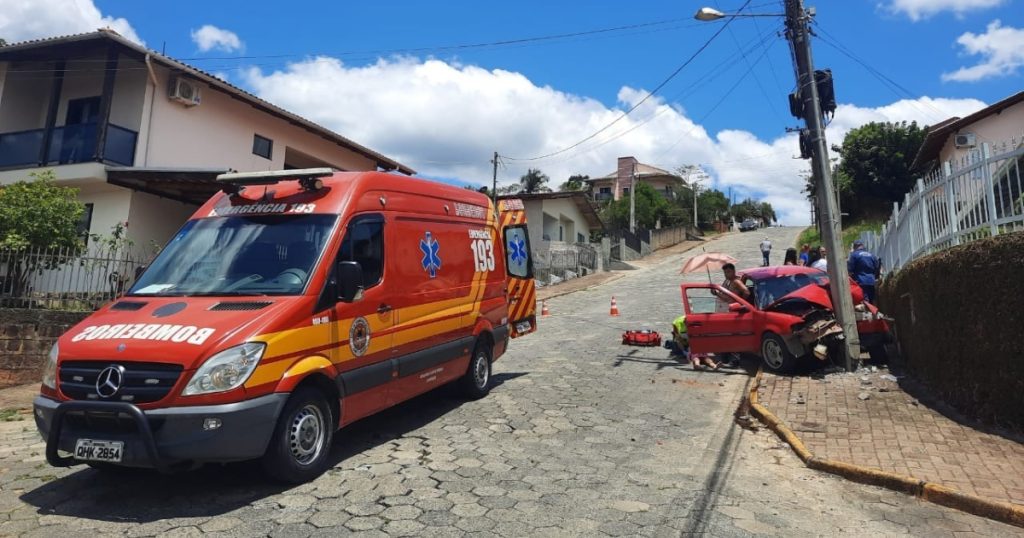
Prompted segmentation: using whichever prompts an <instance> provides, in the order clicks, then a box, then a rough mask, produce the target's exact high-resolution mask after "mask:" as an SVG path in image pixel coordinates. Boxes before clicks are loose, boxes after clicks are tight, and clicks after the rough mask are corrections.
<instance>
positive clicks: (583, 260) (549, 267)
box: [533, 243, 600, 284]
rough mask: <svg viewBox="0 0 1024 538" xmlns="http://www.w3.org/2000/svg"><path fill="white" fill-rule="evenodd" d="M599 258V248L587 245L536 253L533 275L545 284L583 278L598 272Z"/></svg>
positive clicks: (577, 244)
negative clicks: (585, 275)
mask: <svg viewBox="0 0 1024 538" xmlns="http://www.w3.org/2000/svg"><path fill="white" fill-rule="evenodd" d="M598 256H600V252H599V251H598V248H597V247H595V246H593V245H589V244H586V243H576V244H574V245H570V246H565V247H555V248H552V249H549V250H546V251H538V252H534V258H533V275H534V278H536V279H537V280H539V281H541V282H543V283H545V284H551V283H556V282H560V281H562V280H568V279H572V278H576V277H578V276H583V275H584V274H587V273H592V272H594V271H596V270H597V266H598V262H597V257H598Z"/></svg>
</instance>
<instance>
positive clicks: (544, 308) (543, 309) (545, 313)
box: [540, 301, 551, 316]
mask: <svg viewBox="0 0 1024 538" xmlns="http://www.w3.org/2000/svg"><path fill="white" fill-rule="evenodd" d="M540 304H541V308H540V315H541V316H550V315H551V312H549V311H548V302H547V301H541V303H540Z"/></svg>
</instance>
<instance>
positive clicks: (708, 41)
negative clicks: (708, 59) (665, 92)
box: [505, 0, 750, 161]
mask: <svg viewBox="0 0 1024 538" xmlns="http://www.w3.org/2000/svg"><path fill="white" fill-rule="evenodd" d="M749 4H750V0H747V1H746V2H744V3H743V6H742V7H740V9H739V10H738V11H737V13H739V12H740V11H743V10H744V9H746V7H747V5H749ZM734 20H736V15H733V16H731V17H729V20H728V21H726V22H725V24H723V25H722V27H721V28H719V29H718V31H717V32H715V33H714V34H713V35H712V36H711V37H710V38H708V40H707V41H705V42H704V44H703V45H701V46H700V47H699V48H698V49H697V51H696V52H694V53H693V54H692V55H690V57H689V58H687V60H686V61H685V62H683V63H682V65H680V66H679V67H677V68H676V69H675V71H673V72H672V73H671V74H669V76H668V77H667V78H665V80H663V81H661V83H659V84H658V85H657V86H656V87H655V88H654V89H653V90H651V91H650V92H648V93H647V95H645V96H644V97H643V99H641V100H640V101H638V102H637V103H636V104H634V105H633V106H632V107H630V108H629V110H626V111H625V112H624V113H623V114H622V115H620V116H619V117H617V118H615V119H614V120H612V122H611V123H609V124H607V125H605V126H604V127H602V128H600V129H598V130H597V131H596V132H594V133H593V134H591V135H590V136H587V137H586V138H584V139H583V140H580V141H579V142H576V143H575V144H573V145H571V146H568V147H566V148H562V149H560V150H558V151H554V152H551V153H548V154H546V155H539V156H536V157H528V158H523V157H519V158H517V157H509V156H507V155H506V156H505V157H506V158H507V159H509V160H512V161H539V160H541V159H546V158H548V157H554V156H555V155H560V154H562V153H565V152H567V151H569V150H571V149H573V148H576V147H578V146H580V145H581V144H583V143H584V142H587V141H588V140H591V139H593V138H594V137H596V136H597V135H599V134H601V133H603V132H604V131H606V130H608V129H609V128H610V127H611V126H613V125H615V124H616V123H618V122H619V121H621V120H622V119H624V118H625V117H626V116H629V115H630V114H631V113H632V112H633V111H635V110H636V109H638V108H640V106H641V105H643V104H644V103H646V102H647V101H648V100H649V99H650V98H651V97H653V96H654V95H655V94H656V93H658V91H660V90H661V89H662V88H664V87H665V85H667V84H668V83H669V82H671V81H672V79H674V78H675V77H676V75H678V74H679V73H680V72H682V70H683V69H685V68H686V66H688V65H690V63H691V62H693V60H694V59H696V58H697V56H699V55H700V54H701V53H702V52H704V50H705V49H707V48H708V47H709V46H710V45H711V43H712V42H713V41H714V40H715V38H717V37H718V36H719V35H721V34H722V32H723V31H725V29H726V28H728V27H729V25H730V24H732V21H734Z"/></svg>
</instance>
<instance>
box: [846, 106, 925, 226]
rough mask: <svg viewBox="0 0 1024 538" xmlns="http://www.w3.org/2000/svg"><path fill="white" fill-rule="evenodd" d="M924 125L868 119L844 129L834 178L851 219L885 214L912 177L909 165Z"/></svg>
mask: <svg viewBox="0 0 1024 538" xmlns="http://www.w3.org/2000/svg"><path fill="white" fill-rule="evenodd" d="M927 133H928V129H927V128H921V127H918V126H917V123H916V122H911V123H909V124H908V123H907V122H905V121H904V122H897V123H889V122H886V123H875V122H872V123H869V124H867V125H863V126H861V127H858V128H856V129H853V130H852V131H850V132H849V133H847V135H846V138H845V139H843V144H842V145H841V146H833V147H832V149H833V151H836V152H837V153H838V154H839V155H840V156H842V162H840V163H839V166H838V167H836V171H835V181H836V187H837V190H838V191H839V193H840V203H841V205H842V208H843V212H844V213H848V214H849V216H850V218H851V219H858V218H864V217H875V216H880V215H886V214H887V213H888V212H889V211H890V210H891V209H892V203H893V202H899V201H901V200H903V196H904V195H905V194H906V193H907V192H909V191H910V190H911V188H913V186H914V182H915V181H916V178H915V176H914V175H913V174H912V172H913V171H912V170H911V168H910V167H911V165H912V164H913V162H914V158H915V157H916V156H917V152H918V150H919V149H921V144H922V143H923V142H924V137H925V135H926V134H927Z"/></svg>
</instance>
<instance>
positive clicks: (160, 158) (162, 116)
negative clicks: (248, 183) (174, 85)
mask: <svg viewBox="0 0 1024 538" xmlns="http://www.w3.org/2000/svg"><path fill="white" fill-rule="evenodd" d="M170 76H171V74H170V72H169V70H167V69H165V68H162V67H158V68H157V82H158V84H157V88H156V90H157V91H156V92H155V96H154V98H153V101H152V104H151V106H152V108H153V110H152V123H151V124H150V125H149V132H148V137H147V142H146V146H145V147H140V149H139V151H140V152H141V153H140V154H138V155H137V158H136V165H139V166H150V167H159V166H168V167H211V168H232V169H234V170H238V171H261V170H280V169H282V168H284V155H285V149H286V148H287V147H293V148H295V149H297V150H298V151H301V152H302V153H305V154H307V155H311V156H314V157H316V158H318V159H322V160H323V161H324V162H326V163H328V164H330V165H331V166H334V167H336V168H339V169H342V170H373V169H375V168H376V166H375V163H374V161H373V160H371V159H368V158H366V157H363V156H361V155H359V154H358V153H355V152H354V151H350V150H348V149H345V148H343V147H341V146H339V145H337V144H335V143H333V142H331V141H329V140H327V139H325V138H323V137H321V136H319V135H316V134H313V133H311V132H309V131H307V130H305V129H303V128H301V127H298V126H295V125H292V124H290V123H288V122H286V121H285V120H282V119H278V118H276V117H274V116H271V115H269V114H266V113H264V112H261V111H259V110H257V109H255V108H253V107H251V106H250V105H248V104H246V103H244V102H242V101H241V100H238V99H233V98H231V97H230V96H228V95H227V94H225V93H222V92H220V91H215V90H213V89H212V88H210V87H209V86H206V85H204V84H201V83H198V84H199V86H200V96H201V98H202V104H200V105H198V106H193V107H186V106H184V105H182V104H180V103H177V102H174V101H171V100H170V99H168V98H167V92H166V88H167V86H168V84H169V79H170ZM255 134H259V135H260V136H263V137H265V138H269V139H271V140H273V153H272V157H271V159H265V158H263V157H261V156H258V155H254V154H253V153H252V145H253V135H255Z"/></svg>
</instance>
